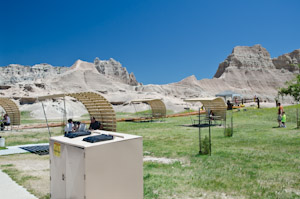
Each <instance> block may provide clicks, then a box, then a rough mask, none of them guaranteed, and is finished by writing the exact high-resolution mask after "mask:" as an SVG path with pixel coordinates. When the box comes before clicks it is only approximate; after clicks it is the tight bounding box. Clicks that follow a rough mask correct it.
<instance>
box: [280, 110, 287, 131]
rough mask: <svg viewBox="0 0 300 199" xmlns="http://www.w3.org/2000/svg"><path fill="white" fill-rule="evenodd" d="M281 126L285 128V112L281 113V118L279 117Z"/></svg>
mask: <svg viewBox="0 0 300 199" xmlns="http://www.w3.org/2000/svg"><path fill="white" fill-rule="evenodd" d="M281 123H282V124H281V126H282V127H283V128H286V126H285V123H286V115H285V112H284V111H283V113H282V117H281Z"/></svg>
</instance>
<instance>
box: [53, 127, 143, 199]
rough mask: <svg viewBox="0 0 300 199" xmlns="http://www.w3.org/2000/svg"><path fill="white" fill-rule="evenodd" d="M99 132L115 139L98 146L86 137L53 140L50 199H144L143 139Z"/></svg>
mask: <svg viewBox="0 0 300 199" xmlns="http://www.w3.org/2000/svg"><path fill="white" fill-rule="evenodd" d="M99 132H101V133H104V134H111V135H114V136H115V137H114V139H113V140H110V141H104V142H98V143H88V142H84V141H82V139H83V138H85V137H87V136H82V137H78V138H73V139H70V138H66V137H63V136H58V137H52V138H51V139H50V160H51V162H50V172H51V173H50V174H51V184H50V187H51V188H50V191H51V198H54V199H61V198H72V199H77V198H78V199H102V198H103V199H142V198H143V148H142V147H143V146H142V145H143V144H142V137H140V136H135V135H128V134H121V133H112V132H106V131H98V133H99ZM92 135H97V134H94V133H93V134H92ZM58 146H60V148H59V149H58Z"/></svg>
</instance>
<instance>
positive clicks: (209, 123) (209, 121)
mask: <svg viewBox="0 0 300 199" xmlns="http://www.w3.org/2000/svg"><path fill="white" fill-rule="evenodd" d="M210 126H211V119H210V118H209V120H208V129H209V155H210V156H211V131H210Z"/></svg>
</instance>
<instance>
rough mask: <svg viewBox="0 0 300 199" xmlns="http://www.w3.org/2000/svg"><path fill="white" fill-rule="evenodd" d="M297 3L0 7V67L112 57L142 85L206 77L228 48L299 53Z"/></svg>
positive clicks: (41, 0)
mask: <svg viewBox="0 0 300 199" xmlns="http://www.w3.org/2000/svg"><path fill="white" fill-rule="evenodd" d="M299 10H300V1H298V0H281V1H279V0H226V1H224V0H210V1H208V0H207V1H204V0H181V1H179V0H169V1H167V0H136V1H134V0H128V1H126V0H123V1H122V0H110V1H109V0H107V1H101V0H99V1H89V0H86V1H67V0H60V1H58V0H51V1H49V0H48V1H46V0H28V1H24V0H19V1H18V0H15V1H14V0H11V1H8V0H0V23H1V24H0V66H6V65H8V64H13V63H17V64H22V65H34V64H38V63H49V64H51V65H54V66H71V65H72V64H73V63H74V62H75V61H76V60H77V59H81V60H84V61H88V62H93V60H94V58H95V57H99V58H100V59H101V60H107V59H109V58H114V59H115V60H117V61H119V62H121V64H122V65H123V66H124V67H126V68H127V70H128V71H129V72H133V73H134V74H135V76H136V78H137V80H138V81H139V82H142V83H144V84H166V83H171V82H177V81H180V80H182V79H184V78H185V77H188V76H190V75H195V76H196V77H197V79H203V78H212V77H213V76H214V74H215V72H216V70H217V68H218V65H219V63H220V62H222V61H223V60H224V59H226V57H227V56H228V55H229V54H230V53H231V51H232V49H233V47H235V46H253V45H255V44H261V45H262V46H263V47H265V48H266V49H267V50H268V51H269V52H270V54H271V57H277V56H279V55H282V54H284V53H288V52H291V51H293V50H295V49H299V48H300V41H299V35H300V11H299Z"/></svg>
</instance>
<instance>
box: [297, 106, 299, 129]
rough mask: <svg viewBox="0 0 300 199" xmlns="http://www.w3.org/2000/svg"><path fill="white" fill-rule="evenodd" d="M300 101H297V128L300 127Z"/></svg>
mask: <svg viewBox="0 0 300 199" xmlns="http://www.w3.org/2000/svg"><path fill="white" fill-rule="evenodd" d="M298 105H299V103H298V101H297V111H296V113H297V119H296V122H297V129H298V128H299V106H298Z"/></svg>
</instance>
